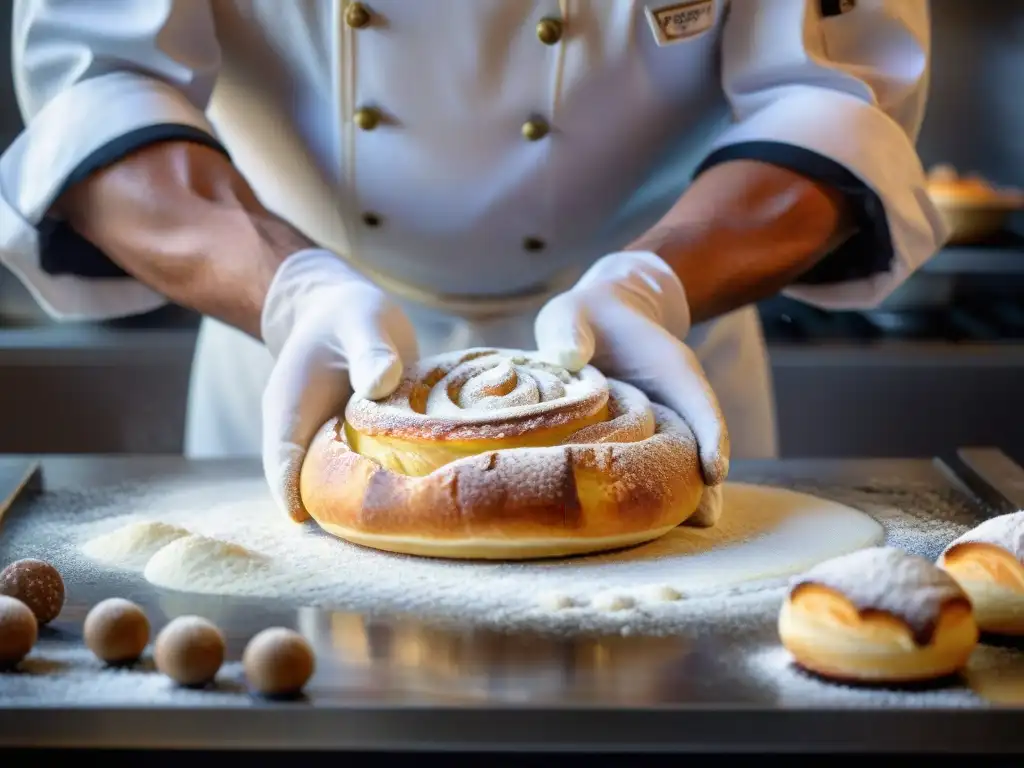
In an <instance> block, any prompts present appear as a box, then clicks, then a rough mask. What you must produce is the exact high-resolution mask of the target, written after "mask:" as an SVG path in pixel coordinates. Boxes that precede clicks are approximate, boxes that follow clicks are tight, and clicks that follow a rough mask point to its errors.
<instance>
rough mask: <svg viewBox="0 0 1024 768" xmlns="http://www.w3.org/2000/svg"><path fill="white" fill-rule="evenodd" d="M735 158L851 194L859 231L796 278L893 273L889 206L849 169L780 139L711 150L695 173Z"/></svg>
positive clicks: (822, 280) (810, 280) (838, 279)
mask: <svg viewBox="0 0 1024 768" xmlns="http://www.w3.org/2000/svg"><path fill="white" fill-rule="evenodd" d="M730 160H758V161H760V162H763V163H769V164H771V165H776V166H778V167H780V168H785V169H787V170H790V171H793V172H794V173H799V174H800V175H801V176H806V177H807V178H809V179H813V180H814V181H817V182H820V183H821V184H826V185H828V186H830V187H832V188H834V189H838V190H839V191H840V192H842V194H843V195H844V197H845V198H846V201H847V204H848V206H849V210H850V212H851V214H852V215H853V217H854V223H855V225H856V231H855V233H854V235H853V236H852V237H850V238H849V239H848V240H847V241H846V242H844V243H843V244H842V245H840V246H839V247H838V248H836V250H834V251H832V252H831V253H830V254H828V255H827V256H826V257H825V258H823V259H822V260H821V261H819V262H818V263H817V264H815V265H814V266H813V267H812V268H811V269H810V270H808V271H807V272H805V273H804V274H803V275H802V276H801V277H800V278H799V279H798V280H797V281H796V282H798V283H801V284H804V285H828V284H834V283H844V282H848V281H852V280H862V279H864V278H867V277H870V276H872V275H876V274H880V273H883V272H888V271H889V269H890V267H891V266H892V260H893V256H894V254H893V247H892V236H891V235H890V233H889V221H888V219H887V218H886V215H885V207H884V206H883V205H882V201H881V199H880V198H879V197H878V195H877V194H875V192H874V190H872V189H871V188H870V187H868V186H867V185H866V184H865V183H864V182H862V181H861V180H860V179H858V178H857V177H856V176H854V175H853V174H852V173H851V172H850V171H849V169H847V168H846V167H844V166H842V165H840V164H839V163H837V162H836V161H835V160H832V159H831V158H828V157H825V156H824V155H819V154H818V153H817V152H813V151H811V150H809V149H805V148H804V147H798V146H795V145H792V144H785V143H782V142H776V141H748V142H743V143H741V144H732V145H729V146H727V147H722V148H721V149H719V150H716V151H715V152H712V153H711V154H710V155H708V157H707V158H706V159H705V160H704V162H703V163H701V164H700V166H699V167H698V168H697V171H696V173H695V174H694V177H695V178H696V176H699V175H700V174H701V173H703V172H704V171H706V170H707V169H708V168H711V167H713V166H716V165H719V164H720V163H725V162H728V161H730Z"/></svg>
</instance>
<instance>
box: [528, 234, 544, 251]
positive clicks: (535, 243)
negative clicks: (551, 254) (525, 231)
mask: <svg viewBox="0 0 1024 768" xmlns="http://www.w3.org/2000/svg"><path fill="white" fill-rule="evenodd" d="M545 246H546V243H545V242H544V241H543V240H541V239H540V238H539V237H524V238H523V250H526V251H529V252H530V253H536V252H537V251H543V250H544V248H545Z"/></svg>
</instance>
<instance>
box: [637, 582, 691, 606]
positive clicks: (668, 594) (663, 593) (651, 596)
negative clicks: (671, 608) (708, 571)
mask: <svg viewBox="0 0 1024 768" xmlns="http://www.w3.org/2000/svg"><path fill="white" fill-rule="evenodd" d="M643 595H644V598H645V599H647V600H649V601H650V602H652V603H673V602H675V601H676V600H682V599H683V595H682V593H681V592H679V590H677V589H673V588H672V587H670V586H669V585H668V584H655V585H653V586H650V587H646V588H645V589H644V590H643Z"/></svg>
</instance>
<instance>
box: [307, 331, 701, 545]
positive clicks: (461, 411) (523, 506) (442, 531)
mask: <svg viewBox="0 0 1024 768" xmlns="http://www.w3.org/2000/svg"><path fill="white" fill-rule="evenodd" d="M300 492H301V494H302V501H303V504H304V506H305V508H306V510H307V511H308V512H309V514H310V515H311V516H312V517H313V519H315V520H316V521H317V523H319V525H320V526H321V527H322V528H324V529H325V530H327V531H329V532H331V533H333V534H335V535H337V536H339V537H341V538H344V539H347V540H349V541H352V542H355V543H358V544H363V545H366V546H370V547H375V548H378V549H384V550H390V551H394V552H403V553H409V554H417V555H426V556H435V557H449V558H473V559H479V558H484V559H520V558H534V557H556V556H564V555H570V554H581V553H586V552H595V551H600V550H608V549H616V548H620V547H625V546H629V545H633V544H638V543H641V542H644V541H649V540H652V539H655V538H657V537H659V536H662V535H663V534H665V533H667V532H668V531H670V530H672V529H673V528H675V527H676V526H678V525H680V524H681V523H683V522H685V521H687V520H688V519H689V518H690V517H691V516H693V515H694V513H695V512H697V511H698V508H700V513H699V515H697V519H696V520H695V521H694V522H695V524H698V525H711V524H713V523H714V522H715V518H716V514H715V513H713V512H711V511H710V509H711V507H713V506H714V505H713V504H712V505H708V504H705V505H704V506H703V507H701V501H702V496H703V494H704V492H705V484H704V481H703V478H702V474H701V470H700V464H699V460H698V452H697V445H696V440H695V439H694V436H693V433H692V432H691V430H690V428H689V427H688V426H687V425H686V424H685V422H683V420H682V419H681V418H680V417H679V416H678V415H676V414H675V413H673V412H672V411H671V410H669V409H667V408H664V407H662V406H659V405H656V404H652V403H650V402H648V400H647V398H646V397H645V396H644V395H643V394H642V393H641V392H640V391H639V390H637V389H635V388H634V387H631V386H629V385H627V384H623V383H621V382H618V381H614V380H611V379H606V378H605V377H604V376H603V375H602V374H601V373H600V372H599V371H597V369H595V368H592V367H589V366H588V367H585V368H584V369H583V370H581V371H580V372H579V373H569V372H568V371H566V370H565V369H563V368H560V367H558V366H555V365H551V364H548V363H545V362H542V361H540V360H538V359H536V358H535V357H533V356H531V355H529V354H527V353H524V352H521V351H514V350H498V349H474V350H468V351H465V352H461V353H454V354H450V355H443V356H440V357H437V358H433V359H431V360H425V361H421V362H420V363H419V365H417V366H414V367H412V368H411V369H409V370H408V371H407V372H406V375H405V376H404V378H403V381H402V382H401V384H400V385H399V387H398V389H397V390H396V391H395V393H394V394H393V395H391V396H390V397H388V398H386V399H384V400H380V401H371V400H365V399H358V398H353V399H352V400H351V401H350V402H349V404H348V406H347V408H346V411H345V418H344V419H341V418H335V419H332V420H330V421H329V422H328V423H327V424H325V425H324V426H323V428H322V429H321V430H320V432H319V433H318V434H317V436H316V437H315V438H314V440H313V442H312V445H311V446H310V449H309V452H308V454H307V456H306V460H305V462H304V464H303V468H302V474H301V478H300ZM711 499H712V501H713V502H714V501H717V502H718V503H719V505H720V496H719V495H717V494H715V495H712V496H711Z"/></svg>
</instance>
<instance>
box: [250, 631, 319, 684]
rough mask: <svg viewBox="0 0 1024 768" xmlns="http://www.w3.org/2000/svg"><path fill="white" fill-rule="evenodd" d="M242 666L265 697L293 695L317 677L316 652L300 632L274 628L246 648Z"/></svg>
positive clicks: (255, 638)
mask: <svg viewBox="0 0 1024 768" xmlns="http://www.w3.org/2000/svg"><path fill="white" fill-rule="evenodd" d="M242 667H243V668H244V669H245V677H246V679H247V680H248V681H249V684H250V685H251V686H252V687H253V688H254V689H255V690H256V691H258V692H259V693H261V694H263V695H264V696H292V695H295V694H298V693H299V692H300V691H301V690H302V688H303V686H304V685H305V684H306V682H307V681H308V680H309V678H310V677H312V675H313V669H314V656H313V649H312V648H311V647H310V645H309V643H308V642H306V638H304V637H303V636H302V635H300V634H299V633H298V632H295V631H293V630H291V629H286V628H284V627H271V628H270V629H264V630H263V631H262V632H260V633H258V634H257V635H256V636H255V637H253V638H252V640H250V641H249V644H248V645H246V647H245V651H244V652H243V653H242Z"/></svg>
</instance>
